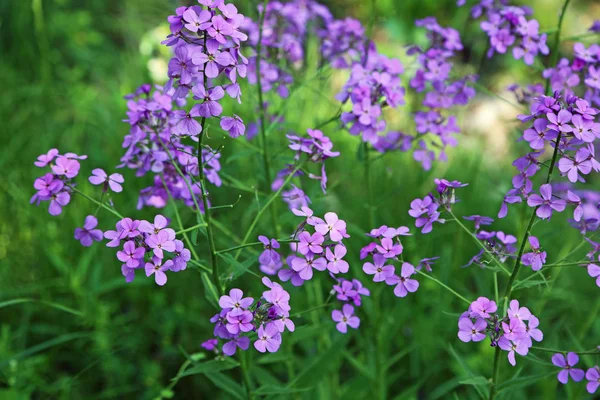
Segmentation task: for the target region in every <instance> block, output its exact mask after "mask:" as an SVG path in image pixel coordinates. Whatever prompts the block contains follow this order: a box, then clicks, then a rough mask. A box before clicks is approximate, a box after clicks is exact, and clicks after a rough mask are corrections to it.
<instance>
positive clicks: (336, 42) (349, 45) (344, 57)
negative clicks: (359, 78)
mask: <svg viewBox="0 0 600 400" xmlns="http://www.w3.org/2000/svg"><path fill="white" fill-rule="evenodd" d="M319 37H320V38H321V56H322V59H323V60H324V61H325V60H327V61H329V63H330V64H331V66H332V67H333V68H341V69H342V68H349V67H350V66H351V65H353V64H354V63H356V62H361V63H362V60H363V58H364V54H365V43H366V41H367V39H366V37H365V28H364V27H363V26H362V24H361V23H360V21H359V20H357V19H354V18H350V17H346V18H344V19H340V20H335V21H331V22H330V23H329V24H327V26H326V28H325V29H322V30H321V31H320V32H319Z"/></svg>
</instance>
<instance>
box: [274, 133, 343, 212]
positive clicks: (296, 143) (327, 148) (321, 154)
mask: <svg viewBox="0 0 600 400" xmlns="http://www.w3.org/2000/svg"><path fill="white" fill-rule="evenodd" d="M307 133H308V137H300V136H296V135H292V134H288V135H286V136H287V138H288V140H289V142H290V144H289V148H290V149H292V150H294V151H295V152H296V154H295V155H294V160H295V161H299V160H300V158H301V157H302V155H303V154H305V155H306V157H307V159H306V160H307V161H306V162H311V163H315V164H320V166H321V168H320V170H321V171H320V172H321V173H320V175H315V174H312V173H310V174H308V177H309V178H311V179H315V180H318V181H319V182H321V189H322V190H323V193H325V191H326V188H327V174H326V172H325V160H327V159H328V158H334V157H337V156H339V155H340V152H339V151H332V149H333V142H332V141H331V139H329V138H328V137H327V136H325V135H324V134H323V132H321V131H319V130H317V129H308V130H307ZM294 171H296V172H295V173H296V174H297V175H300V174H302V172H301V171H300V170H299V169H297V170H296V168H293V166H291V165H289V166H286V168H284V169H283V170H281V171H280V172H279V173H278V174H277V177H276V178H275V182H273V185H272V189H273V190H277V189H279V188H280V187H281V185H282V184H283V181H284V180H285V178H287V177H288V176H289V175H290V174H292V173H294ZM288 203H289V202H288ZM302 205H306V204H302ZM291 206H292V204H290V208H292V207H291Z"/></svg>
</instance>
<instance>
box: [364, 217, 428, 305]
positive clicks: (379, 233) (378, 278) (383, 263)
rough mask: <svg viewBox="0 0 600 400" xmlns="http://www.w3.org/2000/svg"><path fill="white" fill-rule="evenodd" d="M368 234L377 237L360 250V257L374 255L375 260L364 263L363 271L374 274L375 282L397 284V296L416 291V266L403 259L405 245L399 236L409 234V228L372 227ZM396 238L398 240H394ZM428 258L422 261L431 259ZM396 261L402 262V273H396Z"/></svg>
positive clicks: (417, 286) (417, 283)
mask: <svg viewBox="0 0 600 400" xmlns="http://www.w3.org/2000/svg"><path fill="white" fill-rule="evenodd" d="M366 235H367V236H369V237H371V238H373V239H376V241H375V242H371V243H369V244H368V245H367V246H365V247H363V248H362V249H361V250H360V259H361V260H363V259H365V258H366V257H368V256H372V261H373V262H366V263H364V264H363V271H364V272H365V273H366V274H367V275H373V282H385V283H386V284H388V285H390V286H395V288H394V295H396V296H397V297H406V295H407V294H408V293H414V292H416V291H417V289H418V288H419V282H418V281H417V280H416V279H412V278H411V277H412V276H413V275H414V274H416V273H417V272H416V270H415V267H414V266H413V265H412V264H410V263H407V262H403V261H402V258H401V257H402V256H401V255H402V252H403V250H404V247H403V246H402V242H401V241H400V239H399V236H409V235H410V233H409V230H408V228H407V227H405V226H401V227H399V228H390V227H388V226H386V225H383V226H380V227H379V228H375V229H372V230H371V232H369V233H367V234H366ZM394 239H396V240H394ZM431 260H432V259H426V260H423V261H422V262H425V264H426V265H429V264H427V262H429V261H431ZM394 262H402V267H401V270H400V274H399V275H397V274H396V267H395V266H394V265H393V263H394Z"/></svg>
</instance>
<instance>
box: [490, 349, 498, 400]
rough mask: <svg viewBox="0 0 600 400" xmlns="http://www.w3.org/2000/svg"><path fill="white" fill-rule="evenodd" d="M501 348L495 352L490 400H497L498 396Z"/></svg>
mask: <svg viewBox="0 0 600 400" xmlns="http://www.w3.org/2000/svg"><path fill="white" fill-rule="evenodd" d="M500 352H501V350H500V346H496V351H494V369H493V370H492V387H491V389H490V400H494V399H495V398H496V394H498V374H499V372H500Z"/></svg>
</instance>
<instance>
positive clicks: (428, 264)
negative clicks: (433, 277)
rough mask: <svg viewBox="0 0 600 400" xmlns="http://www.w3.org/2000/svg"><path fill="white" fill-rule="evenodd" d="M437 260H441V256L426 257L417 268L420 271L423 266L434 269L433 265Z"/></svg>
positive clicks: (429, 270) (428, 270)
mask: <svg viewBox="0 0 600 400" xmlns="http://www.w3.org/2000/svg"><path fill="white" fill-rule="evenodd" d="M437 260H439V257H430V258H424V259H422V260H421V261H419V264H418V265H417V270H418V271H420V270H421V269H422V268H425V271H427V272H431V271H433V268H431V265H432V264H433V263H434V262H435V261H437Z"/></svg>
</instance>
